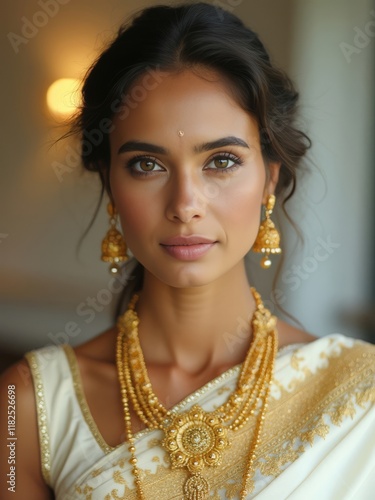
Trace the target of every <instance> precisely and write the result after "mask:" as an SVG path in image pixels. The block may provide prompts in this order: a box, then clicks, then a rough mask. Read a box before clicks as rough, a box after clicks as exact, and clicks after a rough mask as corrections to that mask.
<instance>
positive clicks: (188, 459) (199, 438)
mask: <svg viewBox="0 0 375 500" xmlns="http://www.w3.org/2000/svg"><path fill="white" fill-rule="evenodd" d="M251 291H252V293H253V296H254V298H255V302H256V309H255V312H254V315H253V317H252V320H251V326H252V335H253V338H252V343H251V346H250V348H249V351H248V353H247V355H246V359H245V361H244V362H243V364H242V367H241V371H240V374H239V377H238V380H237V385H236V389H235V390H234V392H233V393H232V394H231V395H230V396H229V398H228V399H227V401H226V402H225V403H223V404H222V405H221V406H219V407H218V408H217V409H215V410H214V411H211V412H206V411H204V410H203V409H202V408H201V407H200V406H198V405H194V406H193V407H192V408H191V409H190V410H189V411H186V412H183V413H176V412H173V411H169V410H167V409H166V408H165V407H164V406H163V405H162V404H161V403H160V401H159V400H158V398H157V396H156V395H155V393H154V392H153V389H152V385H151V382H150V379H149V376H148V373H147V368H146V364H145V360H144V357H143V353H142V348H141V345H140V342H139V337H138V324H139V319H138V315H137V313H136V312H135V304H136V302H137V299H138V296H137V295H134V296H133V298H132V299H131V301H130V303H129V307H128V310H127V311H126V312H125V314H124V315H122V316H121V317H120V318H119V320H118V323H117V327H118V337H117V350H116V359H117V369H118V376H119V380H120V385H121V397H122V403H123V407H124V419H125V438H126V442H127V443H128V450H129V453H130V460H129V462H130V464H131V466H132V474H133V476H134V482H135V486H136V489H137V494H138V498H139V499H140V500H141V499H144V498H145V496H144V491H143V487H142V482H141V477H140V470H139V468H138V466H137V463H138V462H137V458H136V455H135V453H136V450H135V439H134V435H133V432H132V426H131V414H130V406H129V405H130V402H131V404H132V406H133V409H134V411H135V413H136V414H137V416H138V417H139V419H140V420H141V421H142V422H143V423H144V424H145V425H146V426H147V427H148V428H149V429H161V430H162V431H163V432H164V439H163V441H162V445H163V447H164V449H165V450H166V451H167V452H168V453H169V457H170V462H171V467H172V469H177V468H181V467H186V468H187V470H188V473H189V476H188V478H187V479H186V481H185V483H184V485H183V492H184V497H185V499H186V500H204V499H206V498H207V497H208V495H209V492H210V485H209V483H208V481H207V479H206V478H205V477H204V475H203V472H204V469H205V467H216V466H218V465H220V463H221V461H222V454H223V451H224V450H225V449H226V448H228V447H229V446H230V442H229V439H228V435H229V434H230V433H231V432H235V431H237V430H238V429H241V428H242V427H243V426H244V425H245V424H246V422H247V421H248V420H249V419H250V418H253V419H254V420H255V425H254V433H253V436H252V440H251V443H250V446H249V453H248V456H247V460H246V465H245V473H244V476H243V481H242V490H241V495H240V498H241V499H245V498H246V495H247V494H248V493H249V492H251V491H252V489H253V487H254V482H253V479H252V477H253V474H254V470H253V469H254V467H253V466H254V460H255V453H256V449H257V446H258V444H259V440H260V435H261V431H262V426H263V421H264V418H265V413H266V409H267V401H268V396H269V392H270V387H271V382H272V377H273V371H274V364H275V358H276V353H277V330H276V321H277V320H276V317H275V316H272V315H271V313H270V311H269V310H268V309H266V308H265V307H264V305H263V303H262V299H261V297H260V295H259V294H258V292H257V291H256V290H255V289H254V288H251Z"/></svg>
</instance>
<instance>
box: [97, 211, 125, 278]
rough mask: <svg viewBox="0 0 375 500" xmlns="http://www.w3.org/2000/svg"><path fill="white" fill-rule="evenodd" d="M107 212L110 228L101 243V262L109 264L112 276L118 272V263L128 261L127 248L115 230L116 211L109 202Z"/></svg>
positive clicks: (120, 235)
mask: <svg viewBox="0 0 375 500" xmlns="http://www.w3.org/2000/svg"><path fill="white" fill-rule="evenodd" d="M107 211H108V215H109V223H110V228H109V229H108V232H107V234H106V235H105V237H104V239H103V241H102V256H101V259H102V261H103V262H110V263H111V265H110V267H109V270H110V272H111V273H112V274H116V273H118V272H119V270H120V265H119V264H120V262H124V261H126V260H128V256H127V255H126V251H127V247H126V243H125V240H124V238H123V236H122V234H121V233H120V231H118V230H117V229H116V216H117V211H116V208H115V206H114V205H113V204H112V203H111V202H110V203H108V205H107Z"/></svg>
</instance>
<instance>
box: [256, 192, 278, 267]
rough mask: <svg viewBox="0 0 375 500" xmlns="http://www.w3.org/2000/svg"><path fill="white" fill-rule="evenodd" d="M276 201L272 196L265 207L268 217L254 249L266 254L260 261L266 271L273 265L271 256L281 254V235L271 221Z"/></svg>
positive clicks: (261, 227) (262, 223) (262, 224)
mask: <svg viewBox="0 0 375 500" xmlns="http://www.w3.org/2000/svg"><path fill="white" fill-rule="evenodd" d="M275 201H276V197H275V196H274V195H273V194H270V195H269V196H268V199H267V203H266V205H265V212H266V213H265V215H266V216H265V219H263V220H262V222H261V224H260V227H259V232H258V235H257V237H256V240H255V243H254V245H253V248H252V250H253V252H257V253H263V254H265V256H264V257H263V258H262V260H261V261H260V265H261V266H262V267H263V268H264V269H268V268H269V267H271V265H272V262H271V259H270V254H275V253H281V248H280V234H279V232H278V230H277V229H276V227H275V224H274V223H273V222H272V220H271V219H270V217H271V214H272V211H273V207H274V206H275Z"/></svg>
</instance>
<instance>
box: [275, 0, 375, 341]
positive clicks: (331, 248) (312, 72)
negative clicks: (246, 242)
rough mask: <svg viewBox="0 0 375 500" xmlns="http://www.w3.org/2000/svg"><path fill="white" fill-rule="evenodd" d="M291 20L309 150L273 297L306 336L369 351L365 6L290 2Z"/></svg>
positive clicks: (370, 119)
mask: <svg viewBox="0 0 375 500" xmlns="http://www.w3.org/2000/svg"><path fill="white" fill-rule="evenodd" d="M294 15H295V19H296V20H298V21H297V22H296V23H295V26H294V43H293V44H292V53H291V61H292V65H291V75H292V77H293V78H294V79H295V80H296V81H297V82H298V86H299V89H300V92H301V96H302V104H301V106H302V109H301V114H302V116H303V122H304V123H305V124H306V125H307V129H308V132H309V135H310V136H311V138H312V141H313V148H312V150H311V164H310V174H309V175H307V176H306V179H305V180H304V182H302V186H301V188H302V189H300V190H299V192H298V194H297V196H296V198H295V200H294V203H293V204H292V205H293V209H294V210H293V211H294V213H295V214H296V215H297V217H298V219H297V220H298V222H300V224H301V226H302V228H303V231H304V234H305V238H306V244H305V247H304V248H303V249H301V248H298V247H297V248H298V250H297V251H296V252H295V253H294V254H293V253H291V252H289V258H288V259H287V262H286V265H285V270H284V273H283V279H282V288H283V290H284V292H285V297H286V303H287V304H288V305H289V304H290V307H289V308H288V309H289V311H291V312H292V313H293V314H294V315H296V316H297V317H299V318H300V319H301V320H302V321H303V324H304V326H305V327H306V328H307V329H309V330H312V331H314V332H315V333H317V334H319V335H325V334H327V333H333V332H340V333H344V334H347V335H351V336H358V337H365V338H367V339H368V340H372V341H375V317H374V316H375V301H374V297H372V296H371V293H372V290H373V282H374V278H375V267H374V259H373V254H374V250H375V244H374V236H375V232H374V229H375V226H374V214H375V204H374V194H375V175H374V171H375V169H374V166H375V155H374V153H375V148H374V132H375V127H374V122H375V116H374V115H375V114H374V111H375V92H374V88H375V3H374V1H373V0H360V1H356V2H353V1H351V0H329V1H328V2H327V1H325V0H315V1H314V2H302V1H296V2H295V12H294ZM288 236H289V238H288V244H287V248H288V249H289V250H291V247H292V242H293V234H292V232H291V231H290V230H289V231H288ZM370 316H371V319H370ZM361 317H362V318H363V321H360V319H361ZM365 317H366V318H368V319H367V322H365ZM362 323H363V328H361V324H362Z"/></svg>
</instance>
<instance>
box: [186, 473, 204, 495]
mask: <svg viewBox="0 0 375 500" xmlns="http://www.w3.org/2000/svg"><path fill="white" fill-rule="evenodd" d="M209 492H210V485H209V484H208V481H207V480H206V479H205V478H204V477H203V476H202V475H201V474H194V475H193V476H191V477H189V479H187V480H186V481H185V484H184V493H185V498H186V500H205V499H206V498H207V496H208V494H209Z"/></svg>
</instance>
